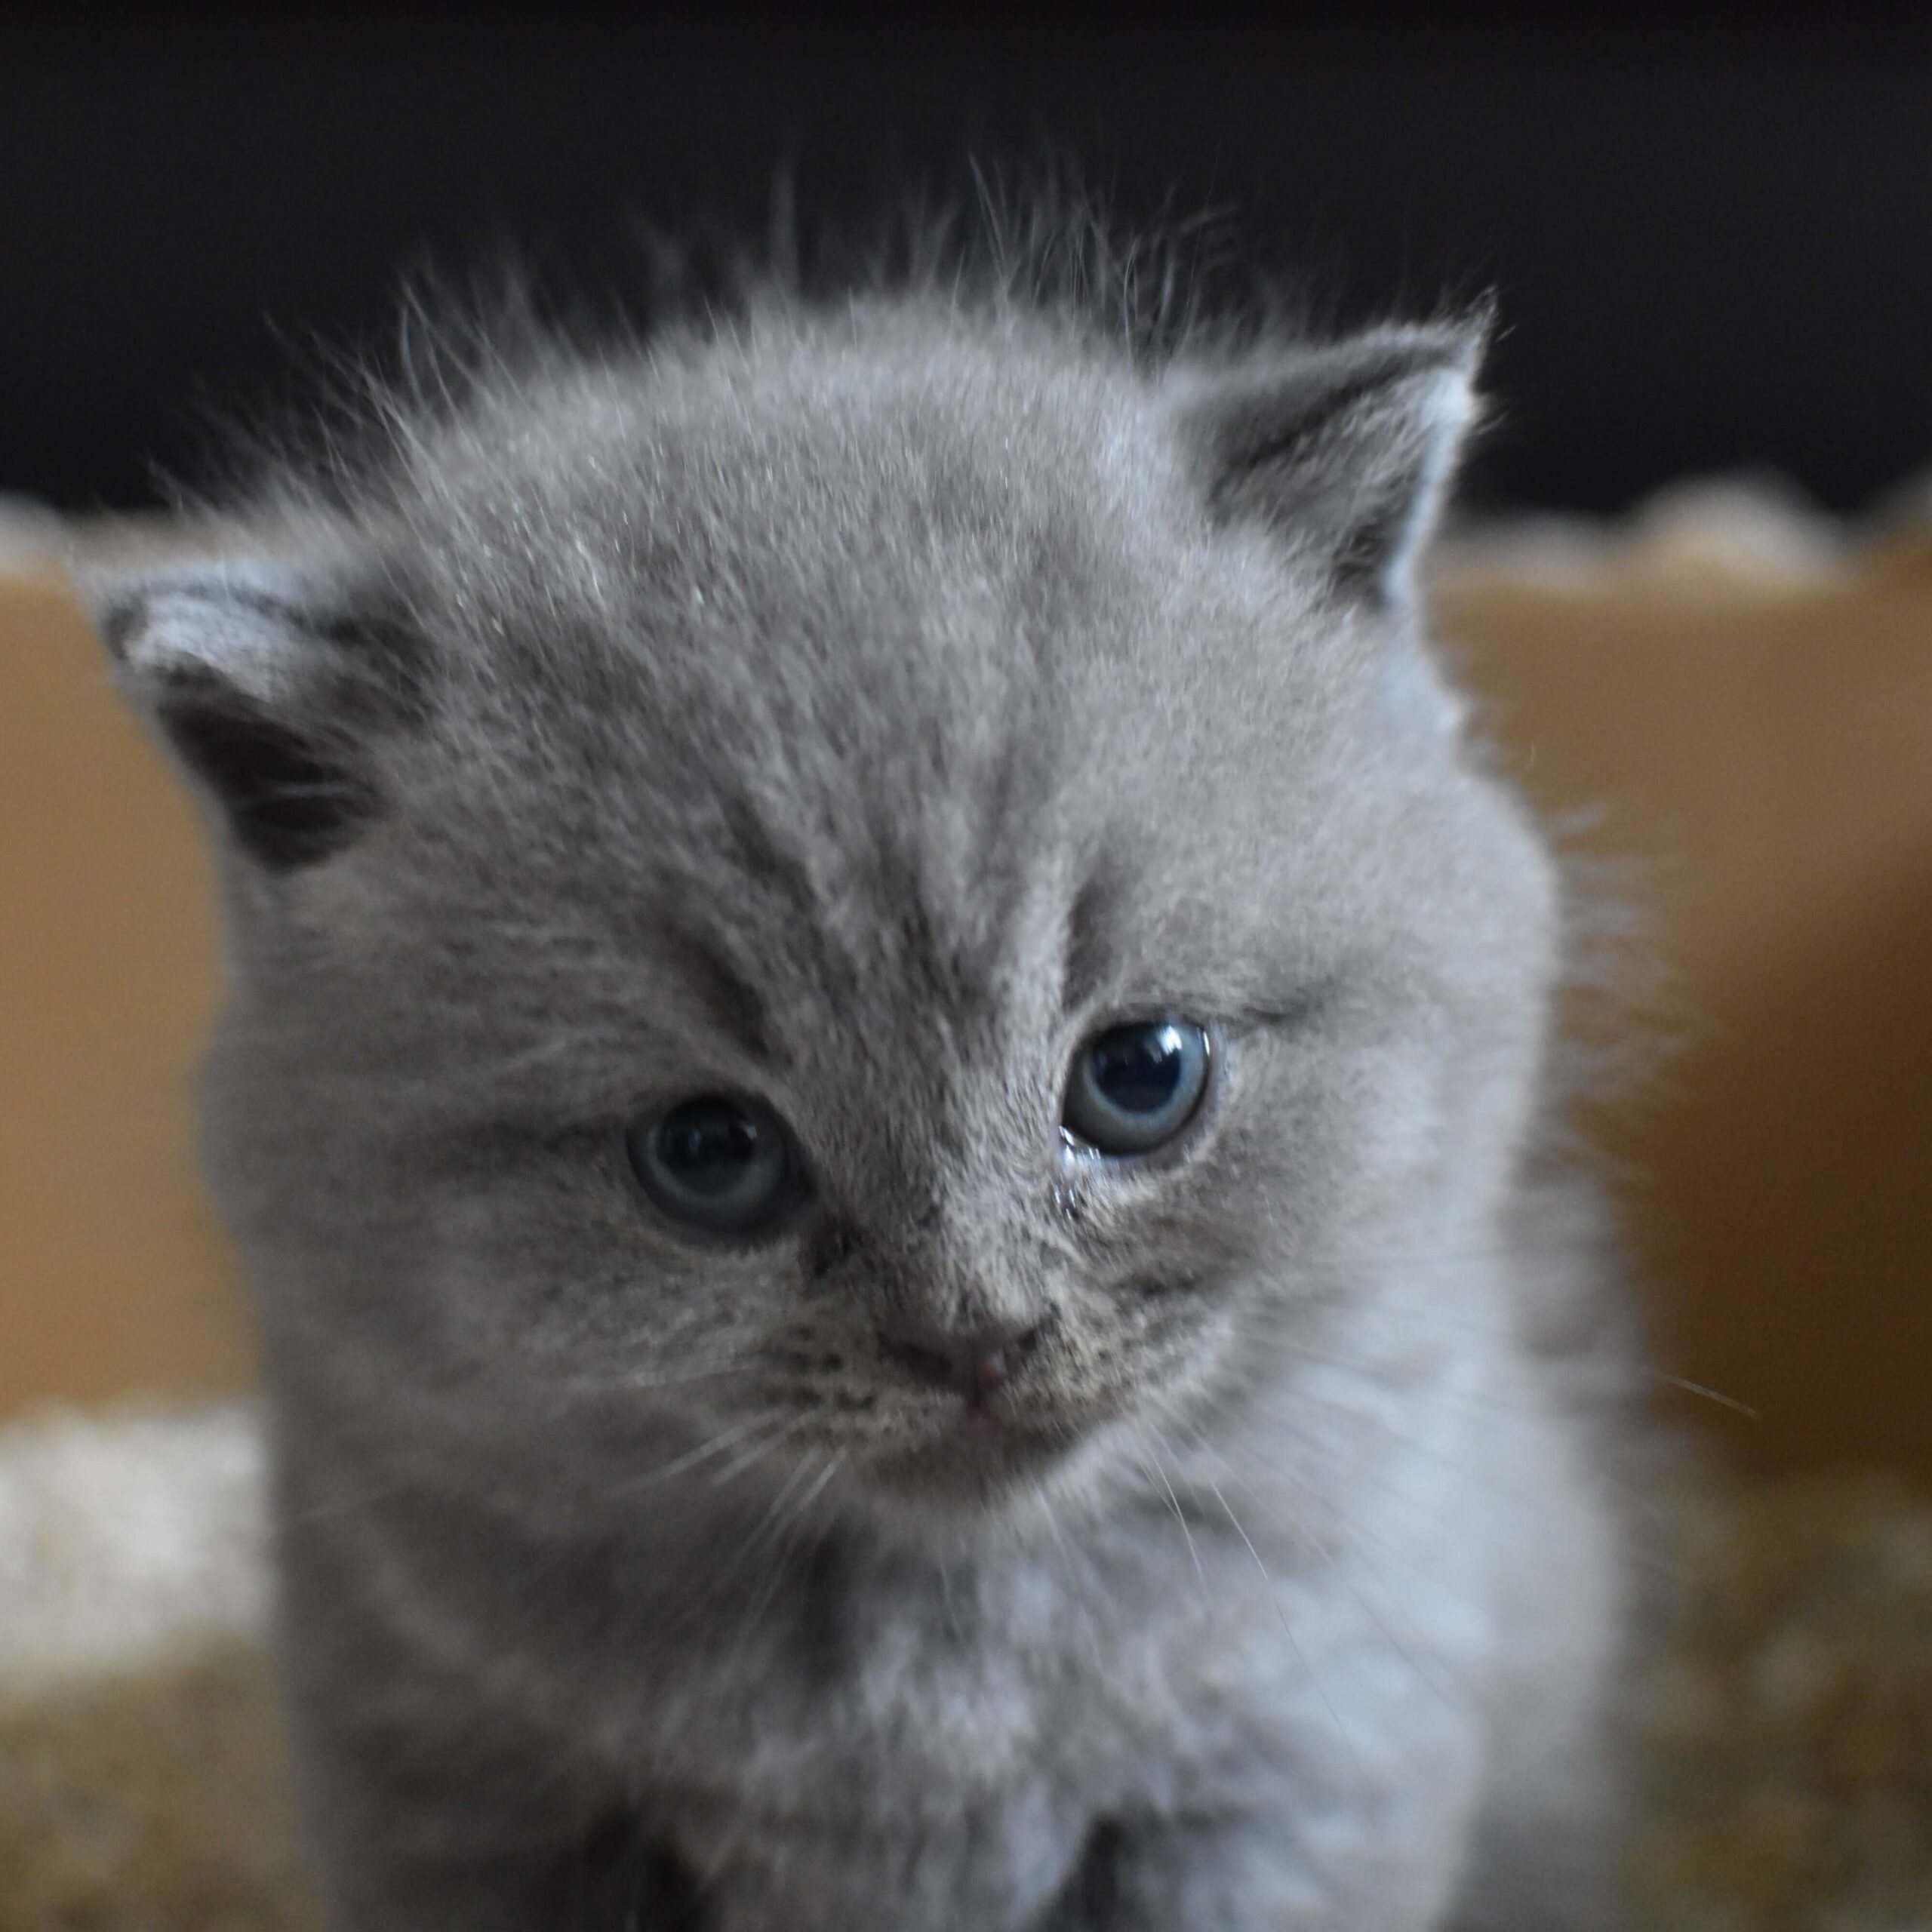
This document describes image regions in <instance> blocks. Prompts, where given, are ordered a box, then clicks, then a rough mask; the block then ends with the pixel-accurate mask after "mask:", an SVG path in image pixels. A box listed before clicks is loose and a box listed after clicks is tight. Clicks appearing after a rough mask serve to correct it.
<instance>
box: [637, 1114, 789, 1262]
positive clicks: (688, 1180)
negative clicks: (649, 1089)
mask: <svg viewBox="0 0 1932 1932" xmlns="http://www.w3.org/2000/svg"><path fill="white" fill-rule="evenodd" d="M624 1151H625V1152H626V1154H628V1155H629V1157H630V1164H631V1168H632V1172H634V1173H635V1174H636V1176H637V1177H638V1183H639V1185H640V1186H641V1187H642V1188H643V1189H644V1191H645V1193H646V1194H648V1195H650V1197H651V1199H652V1201H654V1202H655V1203H656V1204H657V1207H659V1208H660V1210H661V1211H663V1213H664V1214H667V1215H669V1217H670V1218H671V1219H672V1220H674V1221H681V1222H682V1223H684V1224H685V1226H687V1227H693V1228H700V1229H703V1230H704V1231H705V1232H706V1233H709V1234H729V1235H744V1234H752V1233H755V1232H757V1231H758V1229H761V1228H763V1227H764V1226H767V1225H768V1223H771V1221H773V1220H776V1219H777V1217H778V1215H779V1214H780V1212H781V1211H783V1208H784V1207H785V1206H786V1204H787V1203H788V1202H789V1201H790V1199H791V1198H792V1193H793V1182H794V1178H795V1168H794V1165H793V1162H792V1153H791V1148H790V1145H789V1142H788V1141H787V1140H786V1135H785V1130H784V1129H783V1128H782V1127H780V1125H779V1124H778V1122H777V1119H776V1118H774V1116H773V1115H772V1114H771V1112H769V1111H768V1109H764V1108H763V1107H760V1106H756V1105H755V1104H754V1103H751V1102H749V1101H745V1100H732V1099H730V1098H728V1097H726V1096H725V1095H724V1094H702V1095H700V1096H699V1097H697V1099H695V1100H683V1101H680V1102H679V1103H678V1105H677V1106H675V1107H672V1109H670V1110H669V1112H666V1113H662V1114H654V1115H651V1116H650V1117H648V1118H646V1119H644V1120H641V1121H636V1122H634V1123H633V1124H632V1126H631V1127H630V1128H629V1129H628V1130H627V1131H626V1134H625V1135H624Z"/></svg>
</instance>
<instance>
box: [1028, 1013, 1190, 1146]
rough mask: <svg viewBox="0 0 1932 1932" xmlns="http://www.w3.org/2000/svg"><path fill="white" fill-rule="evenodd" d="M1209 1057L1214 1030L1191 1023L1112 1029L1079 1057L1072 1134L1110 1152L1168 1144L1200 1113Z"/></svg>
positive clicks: (1072, 1087)
mask: <svg viewBox="0 0 1932 1932" xmlns="http://www.w3.org/2000/svg"><path fill="white" fill-rule="evenodd" d="M1208 1062H1209V1048H1208V1044H1207V1033H1206V1032H1204V1030H1203V1029H1201V1028H1200V1027H1198V1026H1193V1025H1192V1024H1190V1023H1189V1022H1188V1021H1186V1020H1136V1021H1134V1022H1133V1023H1131V1024H1130V1025H1128V1026H1109V1028H1108V1029H1107V1030H1106V1032H1104V1033H1097V1034H1095V1035H1094V1037H1093V1038H1091V1040H1089V1041H1088V1042H1087V1043H1086V1044H1085V1045H1084V1046H1083V1047H1082V1048H1081V1049H1080V1051H1079V1052H1078V1053H1077V1054H1075V1056H1074V1059H1073V1072H1072V1078H1070V1079H1069V1081H1068V1082H1067V1087H1066V1107H1065V1110H1064V1112H1063V1115H1062V1116H1061V1118H1062V1119H1063V1122H1064V1124H1065V1128H1066V1132H1067V1133H1068V1134H1070V1135H1071V1136H1072V1137H1074V1138H1075V1139H1076V1140H1081V1141H1084V1143H1086V1144H1087V1145H1088V1146H1090V1147H1091V1148H1094V1149H1095V1150H1096V1151H1097V1152H1100V1153H1103V1154H1144V1153H1146V1152H1149V1151H1150V1150H1151V1149H1153V1148H1155V1147H1158V1146H1162V1145H1163V1144H1164V1143H1166V1142H1168V1141H1170V1140H1172V1139H1173V1138H1174V1136H1175V1135H1176V1134H1178V1133H1180V1131H1181V1129H1182V1128H1184V1127H1185V1126H1186V1124H1188V1122H1189V1121H1190V1120H1192V1118H1194V1115H1195V1109H1197V1108H1198V1106H1200V1105H1201V1096H1202V1094H1204V1093H1205V1092H1206V1091H1207V1073H1208Z"/></svg>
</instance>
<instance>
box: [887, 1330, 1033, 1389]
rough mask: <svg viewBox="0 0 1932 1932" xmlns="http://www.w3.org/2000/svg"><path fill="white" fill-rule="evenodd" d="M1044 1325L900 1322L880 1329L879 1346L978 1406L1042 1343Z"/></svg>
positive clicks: (929, 1381) (933, 1384) (931, 1383)
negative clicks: (946, 1325) (948, 1325)
mask: <svg viewBox="0 0 1932 1932" xmlns="http://www.w3.org/2000/svg"><path fill="white" fill-rule="evenodd" d="M1045 1327H1046V1324H1045V1323H1044V1322H1035V1323H1033V1324H1031V1325H1030V1326H1027V1327H1020V1326H1019V1325H1017V1324H1012V1323H1004V1322H1002V1323H989V1324H984V1325H983V1326H980V1327H974V1328H938V1327H928V1325H927V1324H924V1323H922V1322H918V1321H896V1322H894V1323H893V1324H891V1326H890V1327H885V1328H883V1329H881V1331H880V1333H879V1346H881V1348H882V1349H884V1352H885V1353H886V1354H887V1355H888V1356H890V1357H891V1359H892V1360H893V1361H896V1362H897V1363H898V1364H899V1365H900V1367H902V1368H903V1369H905V1370H906V1371H908V1372H909V1374H911V1375H912V1377H914V1378H915V1380H918V1381H920V1382H923V1383H924V1384H925V1385H926V1386H928V1388H931V1389H957V1390H958V1392H959V1393H960V1394H961V1395H962V1396H964V1398H965V1399H966V1400H967V1401H968V1402H969V1403H971V1404H973V1405H974V1407H977V1406H979V1405H980V1404H982V1403H983V1402H985V1401H986V1400H987V1398H989V1396H990V1395H992V1392H993V1391H994V1390H995V1389H997V1388H998V1386H1000V1384H1001V1383H1002V1382H1004V1380H1006V1378H1007V1377H1008V1376H1009V1375H1011V1374H1012V1373H1013V1371H1014V1369H1016V1368H1017V1367H1019V1365H1020V1363H1021V1362H1022V1361H1024V1360H1025V1359H1026V1357H1027V1356H1028V1355H1031V1354H1032V1352H1033V1351H1034V1349H1035V1348H1037V1347H1038V1346H1039V1341H1040V1337H1041V1334H1043V1333H1044V1330H1045Z"/></svg>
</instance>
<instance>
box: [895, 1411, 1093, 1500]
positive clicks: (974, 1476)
mask: <svg viewBox="0 0 1932 1932" xmlns="http://www.w3.org/2000/svg"><path fill="white" fill-rule="evenodd" d="M1079 1440H1080V1436H1079V1432H1078V1431H1077V1430H1075V1429H1067V1428H1063V1427H1055V1426H1049V1425H1048V1424H1045V1423H1038V1422H1029V1421H1025V1420H1020V1419H1017V1418H1015V1417H1007V1416H1001V1415H999V1414H996V1413H995V1412H994V1411H992V1410H991V1409H989V1408H988V1407H986V1406H984V1405H983V1404H974V1403H966V1402H962V1403H961V1404H959V1405H958V1407H957V1408H956V1409H955V1410H954V1411H952V1413H951V1414H949V1416H948V1417H946V1420H945V1422H944V1423H943V1425H942V1426H940V1428H939V1429H936V1430H934V1431H933V1432H931V1433H930V1434H928V1435H925V1436H924V1438H923V1439H922V1440H921V1441H918V1442H915V1443H912V1444H909V1445H907V1446H906V1447H901V1448H898V1449H895V1450H893V1451H889V1452H888V1453H887V1454H884V1455H883V1456H881V1457H879V1458H878V1460H876V1461H875V1463H873V1465H872V1473H873V1475H874V1478H875V1480H877V1481H879V1482H880V1483H881V1484H883V1485H884V1487H886V1488H888V1489H891V1490H895V1491H899V1492H900V1493H901V1494H909V1495H912V1496H915V1497H919V1498H920V1499H921V1500H927V1501H943V1500H949V1499H951V1500H967V1501H973V1502H978V1503H985V1502H987V1501H989V1500H992V1499H994V1498H995V1497H998V1496H1000V1495H1001V1494H1005V1493H1007V1492H1009V1491H1014V1490H1017V1489H1020V1488H1022V1487H1025V1486H1026V1484H1028V1483H1029V1482H1030V1481H1037V1480H1038V1479H1039V1478H1042V1477H1044V1475H1046V1474H1047V1473H1048V1471H1050V1470H1051V1469H1053V1468H1054V1466H1056V1465H1057V1464H1058V1463H1061V1462H1063V1461H1064V1460H1066V1457H1067V1456H1068V1455H1069V1454H1070V1453H1071V1452H1072V1451H1073V1450H1074V1449H1075V1447H1077V1446H1078V1442H1079Z"/></svg>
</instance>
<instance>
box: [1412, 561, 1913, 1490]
mask: <svg viewBox="0 0 1932 1932" xmlns="http://www.w3.org/2000/svg"><path fill="white" fill-rule="evenodd" d="M1441 602H1442V607H1443V614H1444V621H1445V623H1446V624H1447V627H1448V628H1449V629H1450V630H1451V632H1453V634H1454V635H1456V636H1457V638H1460V639H1462V640H1463V641H1464V642H1465V645H1466V650H1467V654H1468V659H1469V666H1470V669H1472V672H1473V673H1474V674H1475V677H1476V678H1477V681H1478V683H1479V684H1480V685H1481V686H1482V688H1484V689H1485V690H1486V691H1489V692H1490V693H1491V694H1494V714H1495V721H1496V724H1497V726H1498V728H1500V731H1502V734H1503V737H1504V739H1505V741H1506V744H1507V746H1508V747H1509V760H1510V762H1511V764H1512V765H1513V766H1514V768H1515V770H1516V771H1518V774H1519V775H1520V776H1521V779H1522V780H1523V782H1524V784H1525V786H1526V787H1527V789H1529V791H1530V792H1531V793H1532V794H1533V795H1534V796H1535V797H1536V798H1537V799H1538V800H1539V801H1540V802H1541V803H1542V804H1544V805H1545V806H1546V807H1551V808H1570V809H1574V808H1577V807H1580V806H1595V807H1597V808H1600V812H1599V816H1598V823H1596V824H1595V826H1594V827H1593V828H1592V829H1591V830H1590V831H1589V832H1588V833H1587V835H1584V836H1583V837H1581V838H1578V839H1577V841H1575V843H1576V844H1577V846H1578V847H1579V848H1581V849H1582V850H1583V851H1588V852H1594V853H1597V854H1607V855H1611V856H1613V857H1620V858H1626V859H1629V860H1634V861H1635V862H1636V863H1635V867H1634V868H1633V869H1634V872H1635V891H1634V896H1635V900H1636V902H1637V903H1638V905H1639V906H1640V907H1642V908H1644V909H1645V910H1647V913H1648V915H1649V917H1650V919H1651V922H1652V928H1653V933H1654V945H1655V946H1656V947H1657V949H1658V950H1659V952H1660V953H1661V955H1663V958H1664V960H1665V961H1666V962H1667V964H1668V966H1669V972H1670V976H1671V977H1670V980H1669V984H1668V985H1667V986H1666V990H1665V993H1664V995H1663V998H1661V999H1660V1001H1657V1004H1656V1007H1655V1010H1654V1012H1653V1013H1652V1014H1651V1015H1650V1016H1649V1017H1650V1020H1651V1023H1653V1024H1654V1025H1655V1026H1657V1027H1658V1028H1659V1029H1660V1031H1661V1032H1663V1034H1665V1035H1668V1036H1669V1039H1670V1041H1671V1043H1672V1047H1673V1048H1674V1051H1672V1052H1671V1054H1670V1055H1669V1057H1668V1058H1667V1059H1666V1060H1665V1061H1664V1063H1663V1065H1662V1066H1661V1068H1660V1069H1659V1070H1658V1072H1657V1073H1656V1074H1655V1075H1654V1076H1653V1077H1652V1078H1651V1079H1650V1080H1649V1081H1647V1083H1646V1084H1644V1086H1643V1087H1642V1088H1641V1089H1640V1090H1639V1091H1638V1092H1637V1093H1636V1094H1635V1095H1634V1096H1633V1097H1632V1098H1630V1099H1629V1100H1626V1101H1624V1102H1622V1103H1619V1104H1618V1105H1617V1106H1615V1107H1614V1108H1613V1109H1611V1110H1610V1111H1609V1112H1608V1113H1607V1116H1606V1117H1605V1118H1602V1119H1601V1120H1600V1121H1598V1122H1596V1123H1595V1139H1596V1140H1597V1141H1598V1144H1599V1145H1601V1146H1604V1147H1605V1148H1606V1149H1607V1151H1608V1152H1610V1153H1611V1155H1612V1156H1613V1157H1614V1158H1615V1159H1616V1161H1617V1162H1618V1163H1619V1164H1620V1168H1621V1169H1622V1171H1623V1186H1622V1190H1621V1191H1622V1195H1623V1201H1624V1206H1625V1211H1626V1220H1627V1223H1628V1225H1629V1229H1630V1232H1631V1234H1632V1238H1633V1239H1634V1241H1635V1244H1636V1247H1637V1250H1638V1257H1639V1260H1640V1263H1641V1266H1642V1267H1643V1269H1644V1277H1645V1287H1646V1288H1647V1292H1648V1295H1649V1299H1650V1301H1651V1306H1652V1307H1653V1309H1654V1313H1655V1317H1656V1321H1657V1327H1658V1330H1659V1333H1660V1343H1661V1344H1662V1346H1663V1352H1664V1355H1665V1358H1666V1361H1667V1363H1668V1364H1669V1366H1670V1367H1672V1368H1674V1369H1675V1370H1677V1371H1678V1372H1680V1373H1681V1374H1684V1375H1685V1376H1687V1377H1691V1378H1693V1379H1694V1380H1697V1381H1699V1382H1702V1383H1708V1384H1709V1385H1711V1386H1713V1387H1715V1388H1716V1389H1720V1390H1721V1391H1723V1392H1725V1393H1726V1394H1727V1395H1730V1396H1732V1397H1734V1398H1737V1399H1738V1400H1740V1401H1743V1402H1746V1403H1748V1404H1751V1405H1752V1406H1753V1407H1755V1408H1756V1409H1757V1410H1758V1411H1759V1412H1760V1415H1759V1419H1758V1420H1757V1421H1756V1422H1755V1423H1752V1422H1748V1421H1746V1420H1743V1419H1741V1418H1739V1417H1736V1416H1734V1415H1730V1414H1726V1413H1725V1412H1724V1411H1721V1410H1718V1409H1716V1408H1715V1407H1712V1408H1711V1409H1710V1411H1709V1414H1708V1416H1707V1417H1706V1418H1705V1420H1708V1421H1709V1422H1710V1423H1712V1424H1713V1425H1714V1426H1717V1427H1718V1428H1719V1429H1721V1430H1722V1432H1724V1435H1726V1436H1727V1438H1729V1439H1730V1441H1731V1442H1732V1444H1734V1446H1735V1447H1737V1449H1738V1450H1739V1451H1740V1453H1742V1454H1743V1455H1744V1456H1745V1457H1746V1459H1747V1460H1750V1461H1752V1462H1755V1463H1759V1464H1761V1465H1766V1466H1797V1465H1803V1464H1814V1463H1831V1462H1834V1461H1838V1460H1847V1459H1869V1458H1879V1459H1890V1460H1896V1461H1898V1462H1900V1463H1904V1464H1906V1465H1909V1466H1912V1467H1914V1468H1915V1469H1918V1470H1919V1471H1921V1472H1932V1186H1928V1181H1929V1180H1932V546H1914V545H1901V546H1898V547H1897V548H1895V549H1892V550H1890V551H1889V552H1884V553H1880V554H1875V555H1873V556H1872V558H1870V559H1869V561H1867V562H1866V563H1865V564H1864V565H1863V566H1862V567H1861V568H1860V569H1858V570H1857V571H1856V572H1854V573H1852V574H1847V575H1846V576H1845V577H1843V578H1842V580H1838V581H1834V582H1828V583H1823V584H1820V585H1817V586H1812V587H1808V588H1786V589H1782V590H1779V591H1776V592H1761V593H1752V592H1747V591H1746V590H1745V589H1742V588H1740V587H1739V586H1736V585H1729V586H1726V585H1712V584H1708V583H1706V584H1703V585H1700V584H1698V583H1696V582H1695V581H1694V580H1691V581H1686V580H1682V579H1679V578H1675V577H1672V578H1665V579H1663V580H1658V581H1655V582H1651V583H1645V582H1644V581H1641V580H1636V579H1634V578H1632V577H1629V576H1627V575H1626V576H1621V577H1617V578H1615V579H1614V580H1613V584H1612V585H1611V586H1604V585H1601V584H1600V585H1598V586H1596V587H1595V588H1589V587H1580V588H1576V589H1568V590H1564V589H1547V590H1541V591H1539V590H1536V589H1530V588H1527V587H1524V586H1516V587H1514V588H1511V587H1508V586H1500V585H1498V584H1497V583H1494V582H1487V583H1485V582H1481V581H1478V580H1473V579H1472V580H1469V581H1467V582H1466V583H1463V584H1461V585H1460V586H1456V585H1451V586H1447V587H1446V588H1445V589H1444V594H1443V596H1442V599H1441Z"/></svg>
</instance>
